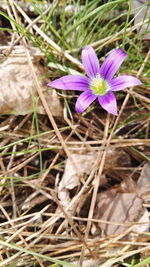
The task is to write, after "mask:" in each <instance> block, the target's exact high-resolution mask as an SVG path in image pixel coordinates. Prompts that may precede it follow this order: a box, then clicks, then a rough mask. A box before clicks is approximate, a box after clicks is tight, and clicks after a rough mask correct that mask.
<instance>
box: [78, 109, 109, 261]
mask: <svg viewBox="0 0 150 267" xmlns="http://www.w3.org/2000/svg"><path fill="white" fill-rule="evenodd" d="M109 119H110V114H109V113H108V114H107V118H106V124H105V130H104V137H103V141H104V143H103V145H104V146H105V144H106V140H107V135H108V129H109ZM106 153H107V150H106V149H105V151H104V152H103V155H102V158H101V162H100V167H99V171H98V174H97V176H96V177H95V180H94V183H95V184H94V190H93V195H92V200H91V205H90V210H89V215H88V222H87V228H86V232H85V241H86V240H87V239H88V235H89V232H90V228H91V223H92V222H91V219H92V218H93V213H94V207H95V203H96V197H97V192H98V187H99V183H100V177H101V174H102V171H103V167H104V163H105V158H106ZM84 254H85V247H84V246H83V248H82V251H81V257H80V264H81V266H82V263H83V260H84Z"/></svg>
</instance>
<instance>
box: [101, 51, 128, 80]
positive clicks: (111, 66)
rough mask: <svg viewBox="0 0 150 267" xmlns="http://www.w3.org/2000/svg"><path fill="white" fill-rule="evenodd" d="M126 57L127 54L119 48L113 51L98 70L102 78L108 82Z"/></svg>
mask: <svg viewBox="0 0 150 267" xmlns="http://www.w3.org/2000/svg"><path fill="white" fill-rule="evenodd" d="M126 56H127V54H126V53H125V52H124V51H123V50H121V49H119V48H118V49H114V50H113V51H112V52H111V53H110V54H109V55H108V57H107V58H106V59H105V60H104V62H103V64H102V66H101V68H100V73H101V75H102V77H103V78H104V79H105V80H107V81H110V80H111V79H112V78H113V76H114V75H115V73H116V72H117V70H118V69H119V67H120V65H121V64H122V62H123V60H124V59H125V58H126Z"/></svg>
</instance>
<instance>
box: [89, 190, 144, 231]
mask: <svg viewBox="0 0 150 267" xmlns="http://www.w3.org/2000/svg"><path fill="white" fill-rule="evenodd" d="M143 213H144V211H143V207H142V199H141V198H140V197H138V196H137V194H136V193H119V192H118V188H113V189H110V190H107V191H105V192H101V193H99V194H98V196H97V202H96V209H95V212H94V218H96V219H100V220H104V221H108V222H114V223H112V224H106V223H99V224H98V226H99V227H100V229H101V231H102V235H112V234H119V233H122V232H124V231H125V230H127V228H128V227H129V226H128V225H117V223H121V224H124V223H129V222H134V221H139V218H140V217H141V214H142V215H143ZM146 228H147V226H146Z"/></svg>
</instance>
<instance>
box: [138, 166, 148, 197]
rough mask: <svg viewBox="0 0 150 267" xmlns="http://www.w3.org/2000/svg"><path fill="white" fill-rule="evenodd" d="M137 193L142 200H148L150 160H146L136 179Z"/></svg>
mask: <svg viewBox="0 0 150 267" xmlns="http://www.w3.org/2000/svg"><path fill="white" fill-rule="evenodd" d="M137 185H138V188H139V194H140V195H141V197H142V198H143V200H144V202H149V201H150V162H147V163H146V164H145V165H144V166H143V169H142V171H141V175H140V177H139V179H138V181H137Z"/></svg>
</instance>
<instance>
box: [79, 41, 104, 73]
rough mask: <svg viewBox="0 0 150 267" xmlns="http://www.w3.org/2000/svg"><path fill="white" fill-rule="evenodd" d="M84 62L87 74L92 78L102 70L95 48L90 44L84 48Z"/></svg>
mask: <svg viewBox="0 0 150 267" xmlns="http://www.w3.org/2000/svg"><path fill="white" fill-rule="evenodd" d="M82 63H83V66H84V69H85V72H86V74H87V75H88V76H89V77H90V78H92V77H94V76H96V74H97V73H99V71H100V65H99V61H98V57H97V56H96V54H95V51H94V49H93V48H92V47H91V46H90V45H88V46H86V47H85V48H84V49H83V50H82Z"/></svg>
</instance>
